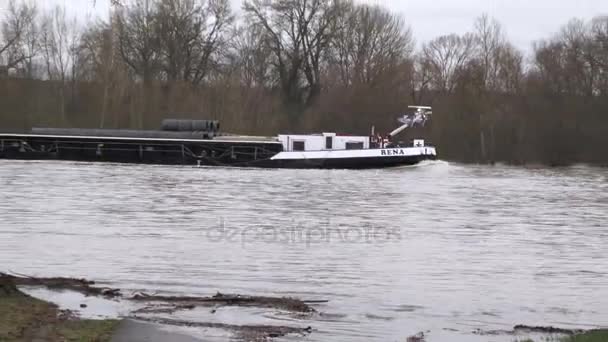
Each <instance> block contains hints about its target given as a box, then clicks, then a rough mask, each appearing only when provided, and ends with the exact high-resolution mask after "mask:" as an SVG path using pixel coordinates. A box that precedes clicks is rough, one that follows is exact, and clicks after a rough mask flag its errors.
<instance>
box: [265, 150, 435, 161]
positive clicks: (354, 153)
mask: <svg viewBox="0 0 608 342" xmlns="http://www.w3.org/2000/svg"><path fill="white" fill-rule="evenodd" d="M420 155H426V156H434V155H436V151H435V148H434V147H400V148H385V149H365V150H339V151H306V152H304V151H300V152H281V153H278V154H276V155H275V156H274V157H272V158H271V160H294V159H343V158H386V157H395V158H398V157H411V156H420Z"/></svg>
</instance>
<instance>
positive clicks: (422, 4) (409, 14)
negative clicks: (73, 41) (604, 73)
mask: <svg viewBox="0 0 608 342" xmlns="http://www.w3.org/2000/svg"><path fill="white" fill-rule="evenodd" d="M30 1H31V0H30ZM231 1H232V3H233V7H234V8H235V9H238V10H240V7H241V0H231ZM360 1H365V2H367V3H372V4H380V5H383V6H385V7H387V8H390V9H391V10H393V11H395V12H397V13H400V14H401V15H402V16H403V17H404V19H405V21H406V22H407V23H408V24H409V25H410V26H411V28H412V30H413V31H414V36H415V38H416V41H417V42H418V43H421V42H425V41H427V40H430V39H432V38H434V37H437V36H439V35H442V34H447V33H452V32H454V33H464V32H467V31H469V30H471V29H472V26H473V21H474V20H475V18H476V17H478V16H480V15H481V14H482V13H488V14H489V15H490V16H492V17H494V18H496V19H498V20H499V21H500V22H501V23H502V24H503V26H504V28H505V29H506V32H507V35H508V37H509V39H510V41H511V42H512V43H513V44H515V45H516V46H518V47H519V48H521V49H524V50H527V51H529V50H530V47H531V44H532V42H533V41H535V40H538V39H541V38H546V37H549V36H551V35H552V34H553V33H555V32H557V31H558V30H559V28H560V26H562V25H564V24H565V23H567V22H568V20H570V19H571V18H574V17H577V18H581V19H590V18H592V17H594V16H597V15H608V0H360ZM7 2H8V0H0V7H6V3H7ZM36 3H38V4H39V6H41V7H47V8H48V7H52V6H54V5H55V4H65V5H66V7H68V8H70V9H71V11H72V12H73V13H76V14H78V16H79V18H81V19H83V20H86V18H92V17H94V16H99V15H107V13H108V6H109V5H108V4H109V0H38V1H36Z"/></svg>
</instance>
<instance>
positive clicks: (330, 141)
mask: <svg viewBox="0 0 608 342" xmlns="http://www.w3.org/2000/svg"><path fill="white" fill-rule="evenodd" d="M332 148H334V138H333V137H325V149H326V150H331V149H332Z"/></svg>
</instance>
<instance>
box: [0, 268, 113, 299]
mask: <svg viewBox="0 0 608 342" xmlns="http://www.w3.org/2000/svg"><path fill="white" fill-rule="evenodd" d="M0 279H8V280H10V281H12V282H13V283H14V284H15V285H17V286H45V287H47V288H49V289H59V290H71V291H75V292H80V293H82V294H84V295H87V296H103V297H107V298H115V297H120V296H121V295H122V294H121V293H120V289H112V288H108V287H96V286H93V285H95V282H94V281H90V280H86V279H75V278H62V277H54V278H37V277H30V276H26V275H19V276H15V275H11V274H7V273H2V272H0Z"/></svg>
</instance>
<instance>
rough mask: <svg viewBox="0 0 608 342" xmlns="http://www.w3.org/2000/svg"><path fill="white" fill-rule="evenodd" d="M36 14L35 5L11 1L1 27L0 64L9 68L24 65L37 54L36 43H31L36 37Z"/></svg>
mask: <svg viewBox="0 0 608 342" xmlns="http://www.w3.org/2000/svg"><path fill="white" fill-rule="evenodd" d="M36 14H37V10H36V7H35V6H34V5H29V4H27V3H25V2H22V3H20V4H17V3H16V2H15V0H10V1H9V3H8V10H7V12H6V15H5V17H4V20H3V21H2V23H1V27H0V65H2V64H4V67H5V68H6V69H7V70H10V69H17V68H18V67H19V66H20V65H21V66H22V67H24V66H25V65H24V64H27V63H28V62H31V59H32V58H33V57H34V56H35V54H36V52H37V50H36V49H35V44H34V46H30V44H29V43H31V39H34V38H35V33H36V32H35V31H36V26H35V25H36Z"/></svg>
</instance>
